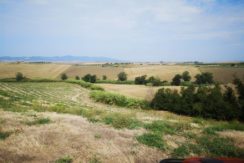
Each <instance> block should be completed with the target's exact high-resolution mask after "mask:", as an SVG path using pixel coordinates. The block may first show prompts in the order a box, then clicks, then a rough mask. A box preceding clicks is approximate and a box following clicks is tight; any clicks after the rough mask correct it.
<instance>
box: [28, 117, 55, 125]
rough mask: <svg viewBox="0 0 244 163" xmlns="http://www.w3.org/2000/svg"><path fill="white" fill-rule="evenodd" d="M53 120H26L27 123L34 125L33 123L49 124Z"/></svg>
mask: <svg viewBox="0 0 244 163" xmlns="http://www.w3.org/2000/svg"><path fill="white" fill-rule="evenodd" d="M50 122H51V120H50V119H49V118H39V119H36V120H34V121H29V122H26V124H27V125H29V126H32V125H43V124H48V123H50Z"/></svg>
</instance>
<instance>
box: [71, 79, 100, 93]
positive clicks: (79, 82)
mask: <svg viewBox="0 0 244 163" xmlns="http://www.w3.org/2000/svg"><path fill="white" fill-rule="evenodd" d="M66 82H67V83H73V84H79V85H80V86H81V87H83V88H88V89H91V90H100V91H103V90H104V89H103V88H102V87H101V86H99V85H94V84H92V83H88V82H85V81H83V80H68V81H66Z"/></svg>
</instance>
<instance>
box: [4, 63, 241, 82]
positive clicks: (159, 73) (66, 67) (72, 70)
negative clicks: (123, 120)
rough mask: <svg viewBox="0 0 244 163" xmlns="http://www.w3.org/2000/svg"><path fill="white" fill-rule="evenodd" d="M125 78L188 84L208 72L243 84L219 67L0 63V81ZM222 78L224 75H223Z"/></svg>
mask: <svg viewBox="0 0 244 163" xmlns="http://www.w3.org/2000/svg"><path fill="white" fill-rule="evenodd" d="M123 71H124V72H125V73H126V74H127V75H128V80H134V79H135V77H137V76H142V75H147V76H148V77H150V76H155V77H158V78H160V79H161V80H162V81H164V80H166V81H171V80H172V78H173V77H174V76H175V75H176V74H182V73H183V72H184V71H188V72H189V73H190V75H191V76H192V80H195V79H194V76H195V75H196V74H199V73H201V72H211V73H213V77H214V79H215V81H217V82H221V83H230V82H232V80H233V79H234V76H236V77H238V78H240V79H241V80H244V68H243V67H220V66H198V67H197V66H194V65H159V64H155V65H150V64H142V65H141V64H128V65H119V64H118V65H115V64H114V65H113V64H111V65H105V66H104V65H103V64H71V63H58V64H54V63H45V64H40V63H39V64H37V63H0V79H2V78H12V77H15V74H16V73H17V72H22V73H23V74H24V75H25V76H26V77H27V78H32V79H38V78H39V79H42V78H46V79H58V78H60V75H61V74H62V73H66V74H67V75H68V76H69V77H70V78H75V76H80V77H83V76H84V75H86V74H88V73H90V74H94V75H97V77H98V78H99V79H101V78H102V76H103V75H106V76H107V79H108V80H117V75H118V73H120V72H123ZM223 74H225V75H223Z"/></svg>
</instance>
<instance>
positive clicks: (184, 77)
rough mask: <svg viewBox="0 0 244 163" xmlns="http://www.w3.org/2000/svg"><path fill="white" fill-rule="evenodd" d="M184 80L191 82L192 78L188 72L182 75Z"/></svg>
mask: <svg viewBox="0 0 244 163" xmlns="http://www.w3.org/2000/svg"><path fill="white" fill-rule="evenodd" d="M182 79H183V80H184V81H190V80H191V76H190V74H189V72H188V71H185V72H183V73H182Z"/></svg>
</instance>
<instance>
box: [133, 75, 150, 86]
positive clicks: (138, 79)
mask: <svg viewBox="0 0 244 163" xmlns="http://www.w3.org/2000/svg"><path fill="white" fill-rule="evenodd" d="M146 78H147V75H143V76H138V77H136V78H135V84H147V80H146Z"/></svg>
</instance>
